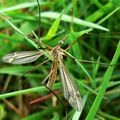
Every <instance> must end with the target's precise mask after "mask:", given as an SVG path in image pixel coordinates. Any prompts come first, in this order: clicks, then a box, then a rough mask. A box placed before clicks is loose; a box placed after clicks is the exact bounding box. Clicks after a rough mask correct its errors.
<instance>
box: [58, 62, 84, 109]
mask: <svg viewBox="0 0 120 120" xmlns="http://www.w3.org/2000/svg"><path fill="white" fill-rule="evenodd" d="M60 76H61V83H62V87H63V92H64V97H65V98H66V100H67V101H68V102H69V104H70V105H71V106H72V107H73V108H74V109H75V110H77V111H82V108H83V105H82V99H81V96H80V93H79V91H78V90H77V86H76V84H75V83H74V81H73V80H72V79H71V76H70V74H69V72H68V71H67V69H66V68H65V66H64V64H63V63H62V61H60Z"/></svg>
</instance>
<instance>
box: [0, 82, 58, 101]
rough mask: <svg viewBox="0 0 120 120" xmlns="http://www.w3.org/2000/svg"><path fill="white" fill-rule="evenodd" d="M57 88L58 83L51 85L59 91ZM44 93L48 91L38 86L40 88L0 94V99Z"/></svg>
mask: <svg viewBox="0 0 120 120" xmlns="http://www.w3.org/2000/svg"><path fill="white" fill-rule="evenodd" d="M59 88H60V83H57V84H54V85H53V89H54V90H55V89H59ZM44 91H48V89H47V88H46V87H44V86H40V87H35V88H29V89H25V90H19V91H15V92H10V93H5V94H1V95H0V99H5V98H9V97H13V96H16V95H23V94H27V93H34V92H39V93H40V92H41V93H43V92H44Z"/></svg>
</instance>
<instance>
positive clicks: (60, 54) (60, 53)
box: [52, 45, 64, 61]
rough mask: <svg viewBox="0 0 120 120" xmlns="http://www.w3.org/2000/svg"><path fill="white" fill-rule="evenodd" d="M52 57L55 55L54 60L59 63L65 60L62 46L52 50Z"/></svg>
mask: <svg viewBox="0 0 120 120" xmlns="http://www.w3.org/2000/svg"><path fill="white" fill-rule="evenodd" d="M52 55H53V59H54V60H56V61H59V60H61V59H63V55H64V53H63V50H62V48H61V46H60V45H58V46H56V47H55V48H54V49H53V50H52Z"/></svg>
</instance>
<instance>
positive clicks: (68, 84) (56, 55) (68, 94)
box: [2, 38, 83, 111]
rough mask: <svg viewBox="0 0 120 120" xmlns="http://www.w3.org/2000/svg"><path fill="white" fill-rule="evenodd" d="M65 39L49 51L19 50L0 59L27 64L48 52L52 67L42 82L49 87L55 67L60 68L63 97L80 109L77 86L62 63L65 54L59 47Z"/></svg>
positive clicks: (52, 81) (53, 79)
mask: <svg viewBox="0 0 120 120" xmlns="http://www.w3.org/2000/svg"><path fill="white" fill-rule="evenodd" d="M64 41H65V38H63V39H62V40H61V41H59V43H58V45H57V46H55V47H54V48H53V49H52V50H50V51H47V52H46V51H20V52H14V53H10V54H7V55H5V56H4V57H3V58H2V60H3V61H4V62H6V63H11V64H27V63H31V62H34V61H35V60H37V59H38V58H39V57H41V56H42V55H44V54H49V55H51V56H52V62H53V65H52V68H51V71H50V73H49V75H48V76H47V77H46V78H45V79H44V80H43V83H45V81H46V80H48V82H47V85H46V86H47V87H49V88H50V87H51V86H52V85H53V84H54V83H55V80H56V76H57V69H58V68H59V70H60V76H61V83H62V88H63V94H64V97H65V99H66V100H67V101H68V102H69V104H70V105H71V106H72V107H73V108H74V109H75V110H77V111H82V108H83V105H82V98H81V95H80V93H79V90H78V89H77V86H76V84H75V82H74V80H73V79H72V77H71V75H70V74H69V72H68V70H67V69H66V67H65V65H64V64H63V56H64V55H65V54H66V53H65V50H64V49H62V48H61V44H62V43H63V42H64Z"/></svg>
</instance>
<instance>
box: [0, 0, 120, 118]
mask: <svg viewBox="0 0 120 120" xmlns="http://www.w3.org/2000/svg"><path fill="white" fill-rule="evenodd" d="M119 6H120V4H119V0H116V1H114V0H110V1H107V0H106V1H104V0H99V1H98V0H91V1H90V0H80V1H77V0H72V1H64V0H56V1H55V0H54V1H42V2H40V9H41V13H40V14H41V21H40V28H39V17H38V16H39V14H38V13H39V11H38V4H37V1H36V0H29V1H25V0H7V1H5V0H1V1H0V120H33V119H34V120H44V119H48V120H50V119H51V120H65V119H66V118H67V119H68V120H79V119H81V120H120V79H119V78H120V74H119V72H120V71H119V67H120V64H119V61H118V60H119V55H120V42H119V40H120V32H119V30H120V24H119V19H120V15H119V13H120V10H119ZM39 30H40V31H39ZM39 32H40V40H41V41H42V42H43V43H44V44H47V45H48V46H51V48H53V47H55V46H56V45H57V44H58V42H59V41H60V40H61V39H62V38H63V37H64V36H67V38H66V40H65V42H64V43H63V44H62V48H63V49H66V48H69V49H68V50H67V51H65V52H66V55H65V56H64V61H63V63H64V64H65V66H66V68H67V69H68V71H69V72H70V74H71V76H72V78H73V80H74V81H75V82H76V83H77V86H78V90H79V91H80V93H81V96H82V99H83V111H81V112H78V111H75V110H74V109H73V108H72V107H71V106H70V105H69V103H67V101H66V100H65V98H64V96H63V92H62V89H61V88H62V87H61V84H60V76H59V70H58V75H57V80H56V83H55V84H54V85H53V87H52V90H53V91H55V92H56V91H58V90H60V92H59V93H57V96H58V97H59V98H60V100H61V101H63V104H64V106H65V107H64V106H63V105H62V104H61V103H60V101H59V100H58V99H57V98H56V97H55V96H54V95H51V94H50V93H51V91H49V90H48V89H47V88H46V87H45V86H44V85H43V84H42V81H43V80H44V79H45V77H46V76H47V75H48V74H49V72H50V70H51V67H52V60H51V59H52V58H51V56H48V55H47V54H46V55H44V57H43V56H42V57H40V58H39V59H38V60H36V61H35V62H32V63H29V64H24V65H13V64H7V63H4V62H3V61H2V57H3V56H4V55H6V54H9V53H11V52H16V51H37V50H38V51H39V50H41V49H42V50H45V51H47V50H49V49H47V48H46V45H44V44H40V49H38V39H39ZM73 43H74V44H73ZM46 58H49V59H50V60H49V61H48V62H46V63H44V64H42V65H40V66H39V67H37V68H36V69H35V70H34V71H32V72H28V73H26V72H27V71H30V70H32V68H34V67H35V66H36V65H38V64H40V63H42V62H43V61H45V60H46ZM74 58H76V59H74ZM85 60H86V61H85ZM89 61H91V62H89ZM25 73H26V74H25ZM45 97H47V98H45ZM37 98H41V99H42V98H44V100H41V101H40V102H37V103H35V104H30V102H31V101H32V100H35V99H37ZM66 110H67V114H66Z"/></svg>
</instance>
